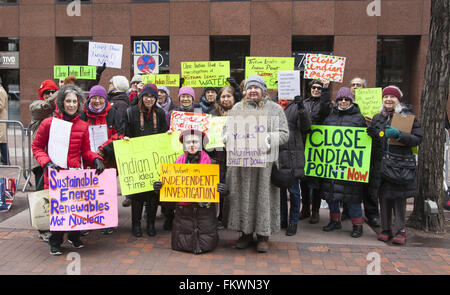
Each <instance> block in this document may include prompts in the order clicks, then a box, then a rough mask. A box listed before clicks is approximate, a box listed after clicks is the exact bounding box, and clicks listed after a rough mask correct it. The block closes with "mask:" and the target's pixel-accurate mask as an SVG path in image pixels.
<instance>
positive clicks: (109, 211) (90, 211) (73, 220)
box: [49, 169, 118, 231]
mask: <svg viewBox="0 0 450 295" xmlns="http://www.w3.org/2000/svg"><path fill="white" fill-rule="evenodd" d="M49 196H50V205H49V209H50V230H51V231H75V230H94V229H102V228H108V227H116V226H117V224H118V208H117V182H116V169H105V170H104V171H103V173H102V174H100V175H96V174H95V170H93V169H85V170H61V171H60V172H57V171H56V170H50V171H49Z"/></svg>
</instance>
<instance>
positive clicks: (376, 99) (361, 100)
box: [355, 88, 383, 118]
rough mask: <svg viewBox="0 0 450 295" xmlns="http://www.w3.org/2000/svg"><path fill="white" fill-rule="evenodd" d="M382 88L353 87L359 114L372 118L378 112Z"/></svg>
mask: <svg viewBox="0 0 450 295" xmlns="http://www.w3.org/2000/svg"><path fill="white" fill-rule="evenodd" d="M382 96H383V89H382V88H360V89H355V102H356V103H357V104H358V106H359V109H360V110H361V114H362V115H363V116H368V117H370V118H372V117H373V116H374V115H376V114H378V113H379V112H380V107H381V105H382V104H383V101H382V99H381V98H382Z"/></svg>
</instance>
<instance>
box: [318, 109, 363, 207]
mask: <svg viewBox="0 0 450 295" xmlns="http://www.w3.org/2000/svg"><path fill="white" fill-rule="evenodd" d="M323 125H328V126H350V127H367V125H366V120H365V119H364V116H363V115H361V111H360V109H359V107H358V105H357V104H353V105H352V106H350V108H348V109H346V110H339V109H338V107H337V106H336V107H334V108H333V110H332V112H331V114H330V115H328V117H326V118H325V120H324V122H323ZM363 189H364V183H361V182H353V181H344V180H336V179H328V178H323V179H321V180H320V194H321V197H322V198H323V199H325V200H326V201H328V202H337V201H343V202H344V203H361V201H362V196H363Z"/></svg>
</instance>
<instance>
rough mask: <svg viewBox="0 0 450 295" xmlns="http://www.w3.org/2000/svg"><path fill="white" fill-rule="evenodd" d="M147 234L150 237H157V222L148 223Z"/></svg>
mask: <svg viewBox="0 0 450 295" xmlns="http://www.w3.org/2000/svg"><path fill="white" fill-rule="evenodd" d="M147 234H148V235H149V236H150V237H154V236H156V229H155V221H154V220H153V221H148V222H147Z"/></svg>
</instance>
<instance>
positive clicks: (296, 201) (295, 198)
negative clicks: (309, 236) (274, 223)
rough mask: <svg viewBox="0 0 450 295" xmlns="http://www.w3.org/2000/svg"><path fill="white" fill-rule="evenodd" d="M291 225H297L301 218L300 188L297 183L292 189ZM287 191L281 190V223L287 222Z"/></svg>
mask: <svg viewBox="0 0 450 295" xmlns="http://www.w3.org/2000/svg"><path fill="white" fill-rule="evenodd" d="M287 190H289V193H290V205H291V207H290V209H289V224H297V223H298V218H299V216H300V187H299V185H298V181H296V182H295V183H294V184H293V185H292V186H291V187H290V188H288V189H287ZM287 190H286V189H280V218H281V223H283V222H285V221H287V219H288V218H287Z"/></svg>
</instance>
